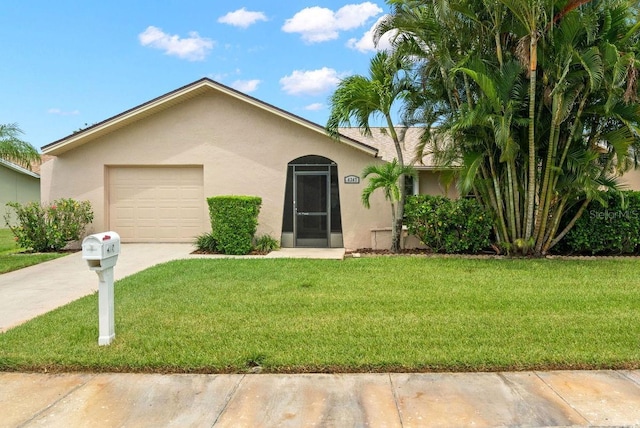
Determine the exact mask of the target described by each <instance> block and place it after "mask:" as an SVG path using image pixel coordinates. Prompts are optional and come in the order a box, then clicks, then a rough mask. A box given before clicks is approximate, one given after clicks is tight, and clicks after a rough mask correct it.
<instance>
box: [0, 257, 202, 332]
mask: <svg viewBox="0 0 640 428" xmlns="http://www.w3.org/2000/svg"><path fill="white" fill-rule="evenodd" d="M193 250H194V248H193V246H192V245H191V244H123V245H122V248H121V252H120V256H119V257H118V264H117V265H116V267H115V268H114V275H115V279H116V280H118V279H121V278H124V277H125V276H129V275H131V274H134V273H136V272H139V271H141V270H144V269H146V268H148V267H151V266H153V265H156V264H158V263H164V262H167V261H170V260H176V259H182V258H187V257H190V256H189V254H190V253H191V252H192V251H193ZM97 290H98V275H96V273H95V272H92V271H90V270H89V268H88V267H87V264H86V262H85V261H84V260H82V253H81V252H77V253H73V254H69V255H68V256H65V257H61V258H59V259H55V260H50V261H48V262H45V263H40V264H38V265H35V266H30V267H28V268H24V269H20V270H17V271H13V272H9V273H5V274H2V275H0V333H1V332H3V331H6V330H7V329H9V328H11V327H13V326H16V325H18V324H21V323H23V322H25V321H28V320H30V319H32V318H34V317H36V316H38V315H42V314H44V313H46V312H49V311H51V310H53V309H55V308H57V307H59V306H63V305H65V304H67V303H69V302H72V301H74V300H76V299H79V298H80V297H83V296H86V295H88V294H92V293H94V292H96V291H97Z"/></svg>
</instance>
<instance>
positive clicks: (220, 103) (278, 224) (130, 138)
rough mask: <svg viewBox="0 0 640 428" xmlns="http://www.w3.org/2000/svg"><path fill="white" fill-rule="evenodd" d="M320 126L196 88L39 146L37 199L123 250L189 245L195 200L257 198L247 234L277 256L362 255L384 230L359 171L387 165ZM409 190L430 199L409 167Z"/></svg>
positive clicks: (379, 154) (386, 218)
mask: <svg viewBox="0 0 640 428" xmlns="http://www.w3.org/2000/svg"><path fill="white" fill-rule="evenodd" d="M345 133H347V134H348V135H344V136H343V137H342V138H341V139H340V141H335V140H333V139H331V138H330V137H329V136H328V135H327V134H326V132H325V129H324V127H322V126H320V125H317V124H314V123H312V122H309V121H307V120H305V119H302V118H300V117H298V116H296V115H293V114H291V113H288V112H286V111H283V110H281V109H279V108H277V107H274V106H272V105H269V104H266V103H264V102H262V101H260V100H257V99H255V98H252V97H250V96H248V95H245V94H242V93H240V92H238V91H235V90H233V89H231V88H229V87H226V86H224V85H221V84H219V83H216V82H214V81H212V80H210V79H206V78H205V79H201V80H198V81H196V82H194V83H191V84H189V85H187V86H184V87H182V88H179V89H177V90H175V91H172V92H169V93H168V94H165V95H162V96H160V97H158V98H156V99H154V100H151V101H149V102H147V103H145V104H142V105H140V106H138V107H135V108H133V109H131V110H128V111H126V112H124V113H121V114H119V115H117V116H114V117H112V118H109V119H107V120H105V121H103V122H100V123H97V124H95V125H93V126H91V127H89V128H87V129H84V130H82V131H79V132H76V133H74V134H72V135H69V136H68V137H65V138H63V139H61V140H58V141H55V142H53V143H51V144H49V145H47V146H44V147H43V149H42V151H43V154H45V155H50V156H53V157H54V158H53V159H52V160H50V161H48V162H46V163H44V164H43V165H42V169H41V176H42V185H41V190H42V200H43V201H51V200H54V199H57V198H63V197H64V198H75V199H78V200H89V201H91V204H92V207H93V210H94V214H95V217H94V222H93V229H94V230H96V231H101V230H115V231H117V232H118V233H119V234H120V236H121V238H122V240H123V242H192V241H193V240H194V238H195V237H196V236H197V235H199V234H201V233H203V232H207V231H209V230H210V227H211V226H210V222H209V214H208V206H207V203H206V198H207V197H210V196H215V195H230V194H233V195H255V196H260V197H261V198H262V208H261V211H260V216H259V218H258V221H259V225H258V231H257V234H258V235H261V234H270V235H271V236H273V237H276V238H278V239H281V241H282V246H284V247H305V246H306V247H308V246H311V247H345V248H348V249H357V248H367V247H371V246H372V234H375V233H376V231H379V230H381V229H385V228H388V227H389V226H390V222H391V211H390V206H389V204H388V202H386V201H385V200H384V198H383V196H382V192H376V193H374V195H373V197H372V199H371V209H365V208H364V207H363V206H362V203H361V193H362V190H363V188H364V187H365V186H366V182H365V180H362V179H360V178H359V176H360V174H361V173H362V170H363V169H364V167H365V166H367V165H369V164H372V163H377V162H384V161H385V160H390V159H391V158H392V157H393V156H391V158H389V156H390V155H388V154H387V153H389V152H388V149H387V148H386V144H385V143H384V141H383V140H384V138H382V137H380V136H374V137H373V138H370V139H363V138H361V137H360V136H359V134H357V133H356V132H355V131H354V130H351V129H350V130H346V131H345ZM419 168H421V169H422V170H421V176H420V180H419V182H418V183H416V184H415V187H416V189H419V190H420V191H421V192H423V193H424V192H430V193H441V189H440V188H439V187H438V184H437V172H436V171H435V170H434V169H433V168H429V167H428V166H420V167H419Z"/></svg>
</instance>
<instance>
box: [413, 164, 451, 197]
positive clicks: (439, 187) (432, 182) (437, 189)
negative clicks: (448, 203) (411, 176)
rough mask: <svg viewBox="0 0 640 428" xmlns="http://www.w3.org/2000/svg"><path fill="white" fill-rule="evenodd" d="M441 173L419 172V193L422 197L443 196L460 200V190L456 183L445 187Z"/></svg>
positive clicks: (431, 171)
mask: <svg viewBox="0 0 640 428" xmlns="http://www.w3.org/2000/svg"><path fill="white" fill-rule="evenodd" d="M440 174H441V172H440V171H435V170H429V171H424V170H423V171H419V180H420V181H419V186H420V187H419V193H420V194H422V195H443V196H448V197H450V198H458V197H459V194H458V190H457V189H456V186H455V183H451V185H450V186H448V187H447V186H445V185H443V184H442V182H441V180H440Z"/></svg>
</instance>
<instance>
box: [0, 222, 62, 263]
mask: <svg viewBox="0 0 640 428" xmlns="http://www.w3.org/2000/svg"><path fill="white" fill-rule="evenodd" d="M64 255H65V254H64V253H27V252H25V251H24V249H21V248H20V247H18V246H17V245H16V242H15V240H14V238H13V234H12V233H11V231H10V230H9V229H0V274H3V273H7V272H11V271H14V270H18V269H22V268H25V267H27V266H32V265H37V264H38V263H42V262H46V261H48V260H53V259H56V258H58V257H62V256H64Z"/></svg>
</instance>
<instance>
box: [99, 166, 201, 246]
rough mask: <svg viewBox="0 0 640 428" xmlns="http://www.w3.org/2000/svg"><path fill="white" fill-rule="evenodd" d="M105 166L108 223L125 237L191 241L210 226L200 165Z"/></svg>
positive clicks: (126, 239) (153, 240) (145, 239)
mask: <svg viewBox="0 0 640 428" xmlns="http://www.w3.org/2000/svg"><path fill="white" fill-rule="evenodd" d="M107 172H108V174H107V175H108V182H109V186H108V203H109V229H111V230H114V231H116V232H118V233H119V234H120V237H121V239H122V240H123V241H124V242H193V240H194V238H195V237H196V236H198V235H199V234H201V233H202V232H203V231H205V230H206V227H207V222H206V221H205V218H206V210H205V198H204V191H203V173H202V166H195V167H191V166H188V167H185V166H176V167H172V166H162V167H159V166H158V167H156V166H154V167H121V166H117V167H114V166H112V167H108V169H107Z"/></svg>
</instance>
